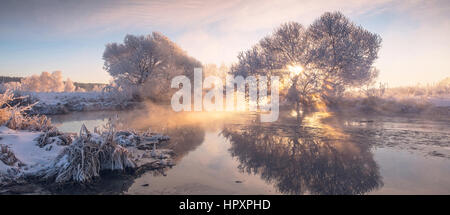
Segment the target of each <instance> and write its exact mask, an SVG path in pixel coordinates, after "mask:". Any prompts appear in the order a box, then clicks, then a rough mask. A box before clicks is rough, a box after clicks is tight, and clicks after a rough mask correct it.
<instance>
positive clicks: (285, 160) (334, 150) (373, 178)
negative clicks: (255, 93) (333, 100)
mask: <svg viewBox="0 0 450 215" xmlns="http://www.w3.org/2000/svg"><path fill="white" fill-rule="evenodd" d="M327 116H328V114H324V113H314V114H312V115H310V116H308V117H305V118H304V119H303V120H301V119H300V118H299V117H297V120H292V119H286V118H283V119H280V122H278V123H277V125H273V124H272V125H270V124H265V123H258V122H256V123H253V124H250V125H245V126H242V127H236V125H233V126H225V128H224V130H223V131H222V134H223V135H224V136H225V137H226V138H227V139H228V140H229V141H230V143H231V148H230V149H229V151H230V153H231V155H232V156H233V157H236V158H237V159H238V160H239V162H240V164H239V167H238V168H239V169H240V170H241V171H243V172H247V173H250V174H259V175H261V177H262V178H263V179H264V180H265V181H267V182H268V183H273V184H274V185H275V187H276V188H277V189H278V190H279V191H280V192H281V193H285V194H364V193H367V192H370V191H372V190H376V189H378V188H380V187H382V186H383V182H382V180H381V177H380V173H379V168H378V165H377V164H376V162H375V161H374V159H373V154H372V153H371V152H370V148H369V146H368V145H366V144H364V143H361V144H360V143H355V142H352V138H351V137H350V136H349V135H346V134H344V133H343V132H341V131H340V130H339V129H337V128H334V127H332V126H329V125H327V124H325V123H322V119H323V118H324V117H327Z"/></svg>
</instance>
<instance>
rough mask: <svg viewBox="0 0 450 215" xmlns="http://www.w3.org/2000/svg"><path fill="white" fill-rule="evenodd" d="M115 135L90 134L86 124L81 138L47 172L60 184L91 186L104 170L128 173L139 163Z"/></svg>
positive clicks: (46, 175) (112, 133)
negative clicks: (75, 183) (71, 183)
mask: <svg viewBox="0 0 450 215" xmlns="http://www.w3.org/2000/svg"><path fill="white" fill-rule="evenodd" d="M113 135H114V132H112V131H110V132H103V133H102V134H97V133H90V132H89V131H88V130H87V128H86V127H85V126H84V125H83V126H82V128H81V130H80V135H79V136H78V137H77V138H76V139H75V140H74V141H73V143H72V144H71V145H69V146H68V147H66V148H65V149H64V150H63V151H62V153H61V154H60V155H58V157H57V158H56V159H55V160H54V161H53V162H52V164H51V165H50V166H49V168H48V169H46V170H45V171H44V172H43V178H44V179H50V178H51V179H53V178H54V180H55V182H57V183H65V182H70V181H74V182H79V183H89V182H91V181H92V180H93V179H94V178H96V177H99V176H100V172H101V171H103V170H119V171H124V170H125V169H127V168H135V167H136V164H135V163H134V161H133V160H132V158H131V155H130V153H129V152H128V150H127V149H126V148H124V147H122V146H120V145H118V144H117V143H116V142H115V141H114V140H113V138H112V137H113Z"/></svg>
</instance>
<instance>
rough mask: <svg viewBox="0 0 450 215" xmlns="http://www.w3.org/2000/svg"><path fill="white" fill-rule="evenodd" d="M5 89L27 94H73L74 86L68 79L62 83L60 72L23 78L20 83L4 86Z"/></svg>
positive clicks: (43, 73)
mask: <svg viewBox="0 0 450 215" xmlns="http://www.w3.org/2000/svg"><path fill="white" fill-rule="evenodd" d="M5 88H6V89H9V90H19V91H28V92H64V91H65V92H73V91H74V90H75V86H74V84H73V82H72V80H70V79H69V78H68V79H67V80H66V81H63V77H62V73H61V71H54V72H52V73H49V72H42V73H41V74H40V75H32V76H29V77H25V78H23V79H22V80H21V81H20V83H19V82H16V83H14V84H6V85H5Z"/></svg>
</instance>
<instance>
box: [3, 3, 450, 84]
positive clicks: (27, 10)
mask: <svg viewBox="0 0 450 215" xmlns="http://www.w3.org/2000/svg"><path fill="white" fill-rule="evenodd" d="M449 2H450V1H447V0H439V1H438V0H427V1H425V0H424V1H419V0H416V1H392V0H347V1H343V0H340V1H338V0H331V1H330V0H323V1H322V0H306V1H299V0H281V1H269V0H246V1H242V0H230V1H221V0H210V1H194V0H187V1H186V0H183V1H181V0H180V1H175V0H166V1H114V0H113V1H106V0H102V1H46V0H40V1H4V0H2V1H0V75H10V76H28V75H31V74H38V73H40V72H42V71H54V70H60V71H62V72H63V75H64V76H65V77H69V78H71V79H72V80H75V81H82V82H105V83H106V82H108V80H109V79H110V77H109V76H108V74H107V73H106V72H105V71H104V70H103V69H102V66H103V60H102V53H103V50H104V47H105V44H106V43H110V42H121V41H122V40H123V38H124V36H125V35H126V34H148V33H151V32H152V31H159V32H162V33H163V34H165V35H167V36H168V37H169V38H171V39H172V40H174V41H175V42H177V43H178V44H179V45H180V46H181V47H182V48H183V49H185V50H186V51H187V52H188V53H189V54H190V55H192V56H193V57H196V58H197V59H199V60H200V61H202V62H203V63H217V64H220V63H221V62H225V63H231V62H233V61H235V59H236V55H237V53H238V52H239V51H241V50H245V49H247V48H249V47H250V46H251V45H253V44H255V43H256V42H257V41H258V40H259V39H261V38H262V37H263V36H265V35H267V34H269V33H270V32H272V31H273V29H274V28H275V27H277V26H278V25H280V24H281V23H283V22H286V21H297V22H300V23H302V24H303V25H305V26H307V25H309V24H310V23H311V22H312V21H313V20H314V19H315V18H317V17H319V16H320V15H321V14H322V13H323V12H325V11H336V10H339V11H342V12H343V13H344V14H346V15H347V16H348V17H350V18H351V19H352V20H353V21H354V22H355V23H356V24H358V25H362V26H363V27H365V28H366V29H368V30H370V31H372V32H375V33H377V34H379V35H381V37H382V38H383V44H382V45H383V47H382V48H381V50H380V53H379V59H378V60H377V62H376V64H375V66H377V67H378V68H379V69H380V77H379V80H380V81H382V82H387V83H389V84H390V85H391V86H398V85H408V84H416V83H432V82H436V81H439V80H441V79H443V78H444V77H447V76H450V37H449V35H450V15H449V14H450V3H449Z"/></svg>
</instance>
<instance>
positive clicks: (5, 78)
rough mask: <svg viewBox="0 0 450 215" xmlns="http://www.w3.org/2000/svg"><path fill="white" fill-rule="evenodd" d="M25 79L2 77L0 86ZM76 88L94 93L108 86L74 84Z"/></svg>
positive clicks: (100, 84) (0, 77)
mask: <svg viewBox="0 0 450 215" xmlns="http://www.w3.org/2000/svg"><path fill="white" fill-rule="evenodd" d="M23 78H25V77H14V76H0V84H4V83H10V82H20V81H21V80H22V79H23ZM73 84H74V85H75V87H77V88H81V89H84V90H86V91H92V90H93V89H94V88H95V87H101V88H103V87H105V86H107V85H108V84H103V83H84V82H73Z"/></svg>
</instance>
